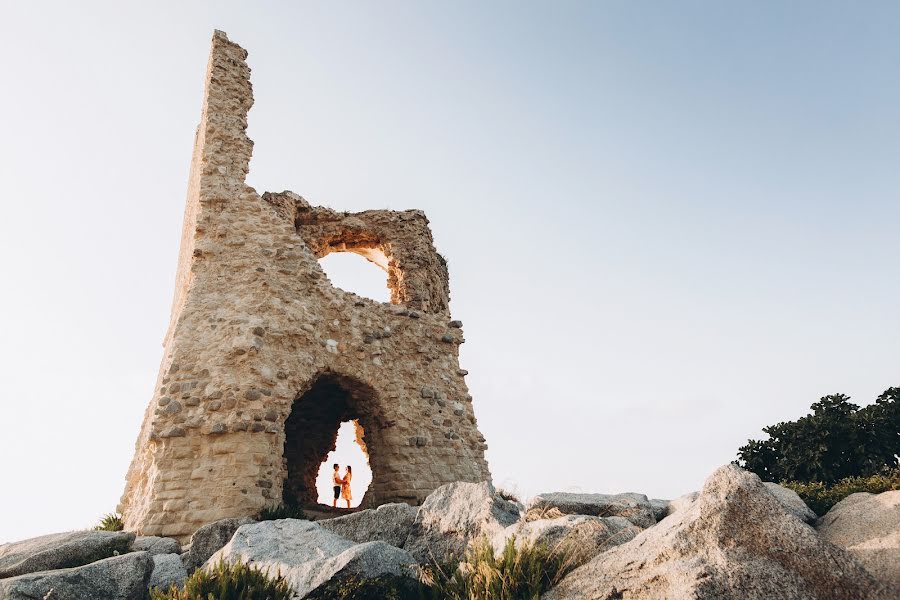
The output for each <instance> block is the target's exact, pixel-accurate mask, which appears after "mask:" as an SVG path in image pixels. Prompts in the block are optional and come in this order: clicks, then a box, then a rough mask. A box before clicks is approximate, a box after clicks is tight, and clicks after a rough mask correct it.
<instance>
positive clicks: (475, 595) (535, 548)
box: [422, 537, 580, 600]
mask: <svg viewBox="0 0 900 600" xmlns="http://www.w3.org/2000/svg"><path fill="white" fill-rule="evenodd" d="M579 564H580V560H579V559H578V558H577V557H576V555H575V553H574V552H573V549H572V548H571V547H570V546H569V545H568V544H559V545H558V546H557V547H555V548H549V547H547V546H545V545H543V544H532V543H524V544H519V545H518V547H517V546H516V540H515V537H511V538H510V539H508V540H507V541H506V545H505V546H504V548H503V552H501V553H500V556H499V557H498V556H496V554H495V553H494V548H493V546H492V545H491V542H490V540H488V539H487V537H484V538H481V539H480V540H478V541H476V542H475V543H473V544H472V546H470V547H469V548H468V550H467V551H466V554H465V556H464V559H463V561H462V562H461V563H458V564H451V565H436V564H435V565H431V566H429V567H425V568H424V569H423V574H422V582H423V583H424V584H425V585H426V586H428V588H429V590H428V592H429V594H430V596H426V597H430V598H435V599H440V600H445V599H446V600H538V599H539V598H540V596H541V595H542V594H543V593H544V592H546V591H547V590H549V589H550V588H551V587H553V586H554V585H556V584H557V583H559V581H560V580H561V579H562V578H563V577H564V576H565V575H567V574H568V573H569V572H570V571H572V570H573V569H574V568H575V567H577V566H578V565H579Z"/></svg>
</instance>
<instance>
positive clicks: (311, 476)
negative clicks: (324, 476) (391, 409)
mask: <svg viewBox="0 0 900 600" xmlns="http://www.w3.org/2000/svg"><path fill="white" fill-rule="evenodd" d="M374 401H375V396H374V392H373V391H372V389H371V388H369V387H368V386H366V385H364V384H362V383H360V382H358V381H356V380H353V379H351V378H348V377H343V376H340V375H337V374H335V373H331V372H326V373H323V374H322V375H320V376H319V377H318V378H317V379H316V380H315V381H314V382H313V384H312V385H311V386H310V387H309V389H308V390H307V391H306V392H304V393H302V394H301V395H300V396H298V397H297V399H296V400H294V403H293V405H292V407H291V414H290V415H289V416H288V418H287V421H285V427H284V430H285V431H284V433H285V438H284V455H283V456H284V459H283V460H284V468H285V471H286V472H287V478H286V480H285V482H284V487H283V500H284V503H285V504H286V505H291V506H303V505H311V504H316V503H318V502H319V499H320V496H319V491H318V486H317V480H318V479H319V473H320V470H321V469H322V468H323V463H325V462H326V461H328V459H329V455H331V454H332V453H334V452H335V451H336V450H337V449H338V448H337V442H338V438H339V433H341V431H342V425H343V432H344V435H342V436H340V437H341V438H342V442H343V443H342V450H343V449H344V448H343V446H344V445H345V443H346V442H347V441H349V442H350V443H353V444H357V445H358V453H357V454H356V456H357V457H360V458H363V459H364V460H363V461H361V462H357V463H356V464H353V463H350V464H353V471H354V473H353V482H352V484H351V489H352V492H353V501H352V502H351V507H352V506H358V505H359V504H361V503H362V502H364V501H365V495H366V492H367V487H371V485H369V486H366V485H365V484H366V483H367V480H368V481H371V482H373V483H374V480H375V477H376V473H375V469H374V465H373V466H372V470H371V471H370V473H371V475H370V476H367V471H369V468H370V464H372V461H371V460H370V453H371V452H373V451H374V447H373V446H374V443H375V440H376V438H377V431H376V430H375V423H376V420H375V415H374V413H373V411H374ZM348 426H349V428H350V429H349V432H348V431H347V429H348ZM347 433H349V440H345V439H344V438H346V437H348V436H347ZM345 456H346V455H345ZM344 460H345V462H340V460H338V461H334V460H332V462H339V464H340V465H341V473H343V470H344V467H345V466H346V464H347V459H346V458H345V459H344ZM353 460H356V458H354V459H353ZM326 466H327V467H328V468H329V469H331V467H330V464H329V465H326ZM329 473H330V471H329ZM328 476H329V477H330V475H328ZM329 488H330V486H329ZM327 504H328V505H329V506H330V505H331V502H330V501H328V502H327ZM339 506H346V503H345V502H343V501H342V502H340V503H339Z"/></svg>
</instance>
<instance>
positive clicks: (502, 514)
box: [404, 482, 520, 562]
mask: <svg viewBox="0 0 900 600" xmlns="http://www.w3.org/2000/svg"><path fill="white" fill-rule="evenodd" d="M519 516H520V507H519V505H518V504H516V503H515V502H510V501H509V500H505V499H504V498H503V497H501V496H500V494H498V493H497V492H496V490H494V486H493V485H491V484H490V483H489V482H482V483H463V482H457V483H451V484H448V485H444V486H441V487H439V488H438V489H436V490H435V491H433V492H432V493H431V494H430V495H429V496H428V498H426V499H425V502H424V503H422V506H421V507H420V508H419V511H418V513H417V515H416V520H415V522H414V523H413V526H412V530H411V531H410V534H409V538H408V539H407V540H406V543H405V544H404V548H405V549H406V550H408V551H409V552H410V554H412V555H413V556H414V557H415V558H416V559H417V560H418V561H422V562H425V561H430V560H437V561H443V560H445V559H447V558H448V557H451V556H455V557H460V556H462V554H463V552H464V551H465V549H466V546H467V545H468V544H469V542H471V541H472V540H474V539H476V538H479V537H481V536H482V535H484V536H487V537H488V538H491V537H493V536H494V535H496V534H498V533H500V532H501V531H503V530H504V529H505V528H507V527H509V526H510V525H512V524H514V523H516V522H517V521H518V520H519Z"/></svg>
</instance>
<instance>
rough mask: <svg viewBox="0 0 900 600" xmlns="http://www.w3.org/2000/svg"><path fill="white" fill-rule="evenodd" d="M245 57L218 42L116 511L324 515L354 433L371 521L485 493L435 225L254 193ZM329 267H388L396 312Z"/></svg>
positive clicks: (486, 475)
mask: <svg viewBox="0 0 900 600" xmlns="http://www.w3.org/2000/svg"><path fill="white" fill-rule="evenodd" d="M246 57H247V52H246V51H245V50H244V49H242V48H241V47H240V46H238V45H237V44H234V43H233V42H231V41H229V40H228V37H227V36H226V35H225V34H224V33H222V32H220V31H217V32H215V34H214V35H213V39H212V51H211V53H210V58H209V66H208V68H207V71H206V84H205V92H204V98H203V107H202V113H201V118H200V126H199V127H198V129H197V135H196V140H195V143H194V152H193V158H192V162H191V172H190V180H189V184H188V195H187V206H186V208H185V214H184V229H183V231H182V237H181V254H180V257H179V260H178V274H177V278H176V287H175V297H174V300H173V303H172V314H171V322H170V325H169V330H168V332H167V334H166V338H165V341H164V348H165V353H164V357H163V361H162V365H161V366H160V371H159V376H158V380H157V385H156V389H155V391H154V394H153V399H152V401H151V402H150V406H148V407H147V410H146V412H145V415H144V421H143V425H142V426H141V430H140V434H139V436H138V440H137V443H136V448H135V455H134V458H133V459H132V462H131V466H130V468H129V469H128V474H127V477H126V486H125V492H124V494H123V496H122V500H121V503H120V505H119V511H120V512H122V513H123V514H124V516H125V525H126V529H128V530H133V531H137V532H140V533H142V534H145V535H164V536H173V537H178V538H182V539H183V538H185V537H186V536H188V535H190V534H191V533H192V532H193V531H195V530H196V529H197V528H198V527H200V526H201V525H203V524H205V523H209V522H211V521H215V520H217V519H221V518H225V517H234V516H250V515H254V514H256V513H257V512H259V511H260V509H262V508H264V507H273V506H276V505H278V504H281V503H282V502H283V501H287V502H298V503H301V504H303V503H312V502H315V501H316V498H317V492H316V488H315V479H316V475H317V472H318V469H319V467H320V464H321V463H322V461H323V460H325V458H326V457H327V454H328V452H329V451H331V450H333V449H334V446H335V440H336V437H337V429H338V426H339V424H340V423H341V422H344V421H355V422H356V432H357V440H358V441H359V442H360V445H361V446H362V447H363V450H364V451H365V452H366V455H367V456H368V460H369V465H370V467H371V469H372V483H371V485H370V487H369V489H368V491H367V492H366V494H365V497H364V498H363V505H364V506H377V505H379V504H383V503H385V502H398V501H399V502H408V503H412V504H415V503H418V502H421V501H422V500H423V499H424V497H425V496H427V495H428V494H429V493H430V492H431V491H432V490H434V489H435V488H437V487H438V486H441V485H443V484H445V483H449V482H453V481H473V482H477V481H484V480H489V479H490V472H489V471H488V466H487V463H486V462H485V459H484V450H485V448H486V445H485V440H484V437H482V435H481V434H480V433H479V432H478V429H477V427H476V423H475V414H474V412H473V410H472V397H471V396H470V395H469V394H468V390H467V388H466V383H465V380H464V377H465V375H466V371H464V370H462V369H460V367H459V362H458V355H459V344H461V343H462V342H463V337H462V329H461V323H459V322H458V321H452V320H451V319H450V312H449V306H448V301H449V293H450V292H449V285H448V275H447V264H446V262H445V261H444V259H443V258H442V257H441V255H439V254H438V253H437V251H436V250H435V248H434V245H433V242H432V237H431V231H430V230H429V227H428V220H427V219H426V218H425V214H424V213H423V212H422V211H419V210H407V211H388V210H369V211H365V212H361V213H345V212H336V211H334V210H331V209H328V208H323V207H316V206H310V205H309V204H308V203H307V202H306V201H305V200H304V199H303V198H301V197H300V196H298V195H296V194H294V193H292V192H281V193H264V194H262V196H260V195H259V194H257V192H256V191H255V190H254V189H253V188H251V187H249V186H248V185H247V184H246V183H245V178H246V175H247V171H248V166H249V162H250V155H251V151H252V148H253V142H252V141H251V140H250V139H249V138H248V137H247V135H246V128H247V112H248V111H249V109H250V107H251V105H252V104H253V94H252V89H251V85H250V68H249V67H248V66H247V63H246V62H245V59H246ZM331 252H355V253H357V254H360V255H362V256H364V257H365V258H367V259H368V260H370V261H372V262H373V263H375V264H376V265H378V266H379V267H381V268H382V269H384V270H385V271H386V272H387V280H388V287H389V288H390V291H391V303H390V304H382V303H379V302H375V301H373V300H369V299H366V298H361V297H359V296H356V295H355V294H352V293H348V292H344V291H342V290H340V289H337V288H335V287H334V286H332V285H331V283H330V282H329V280H328V278H327V277H326V276H325V274H324V272H323V271H322V269H321V268H320V266H319V263H318V259H319V258H321V257H323V256H325V255H327V254H329V253H331Z"/></svg>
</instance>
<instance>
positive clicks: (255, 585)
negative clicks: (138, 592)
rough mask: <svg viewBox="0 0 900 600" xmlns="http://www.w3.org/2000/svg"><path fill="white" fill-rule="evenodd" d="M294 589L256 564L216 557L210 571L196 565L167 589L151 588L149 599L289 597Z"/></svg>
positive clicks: (282, 599)
mask: <svg viewBox="0 0 900 600" xmlns="http://www.w3.org/2000/svg"><path fill="white" fill-rule="evenodd" d="M293 596H294V593H293V591H291V589H290V587H288V584H287V581H285V579H284V578H283V577H281V576H280V575H276V576H274V577H271V576H269V575H268V574H266V573H265V572H264V571H262V570H261V569H259V568H258V567H255V566H251V565H246V564H243V563H226V562H224V561H219V562H218V563H217V564H216V565H215V566H213V568H212V569H211V570H209V571H207V570H204V569H198V570H197V571H194V574H193V575H191V576H190V577H188V578H187V580H186V581H185V582H184V589H183V590H179V589H178V587H176V586H175V585H173V586H172V587H171V588H169V589H168V590H167V591H163V590H159V589H156V588H154V589H153V590H151V592H150V599H151V600H290V598H293Z"/></svg>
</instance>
